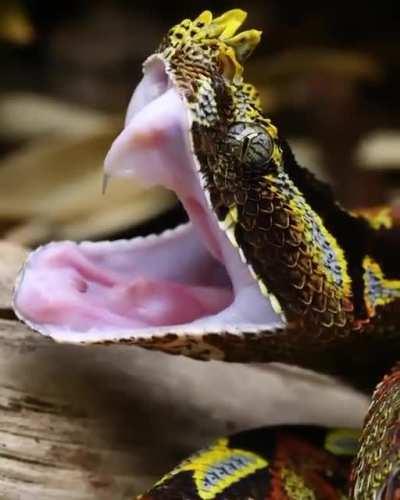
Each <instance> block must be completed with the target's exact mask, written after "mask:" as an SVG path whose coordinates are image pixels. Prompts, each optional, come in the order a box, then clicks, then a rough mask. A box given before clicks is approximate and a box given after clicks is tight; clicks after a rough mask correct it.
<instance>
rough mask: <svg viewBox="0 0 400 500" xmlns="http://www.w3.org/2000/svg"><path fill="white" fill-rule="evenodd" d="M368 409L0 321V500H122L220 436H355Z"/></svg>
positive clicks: (320, 383) (318, 381)
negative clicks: (336, 429)
mask: <svg viewBox="0 0 400 500" xmlns="http://www.w3.org/2000/svg"><path fill="white" fill-rule="evenodd" d="M14 250H15V249H14ZM3 254H4V252H3ZM1 262H3V263H4V262H5V260H4V259H2V254H1V246H0V263H1ZM9 281H10V280H8V282H7V283H8V285H7V286H2V284H1V283H3V285H4V280H3V281H2V280H1V279H0V295H1V290H2V288H3V290H2V293H3V294H5V295H6V296H7V294H10V286H9ZM5 302H6V303H9V300H8V299H7V300H6V301H5ZM0 315H3V317H4V316H6V317H7V315H8V316H11V312H10V311H9V310H7V309H5V308H4V307H3V308H1V307H0ZM365 408H366V401H365V399H364V398H363V397H361V396H359V395H356V394H354V393H352V392H351V391H350V390H346V389H344V388H343V387H338V386H337V385H336V384H333V383H332V382H330V381H327V380H326V379H322V378H319V377H316V376H312V377H310V376H308V375H304V372H299V370H286V369H282V368H271V369H269V370H268V371H266V370H264V369H263V370H260V369H256V368H254V367H250V366H240V365H227V364H223V363H214V362H213V363H202V362H196V361H192V360H189V359H184V358H178V357H172V356H167V355H164V354H161V353H152V352H147V351H144V350H141V349H138V348H133V347H125V346H113V347H100V346H98V347H97V346H96V347H81V346H72V345H59V344H55V343H53V342H51V341H49V340H47V339H45V338H43V337H41V336H40V335H38V334H35V333H33V332H31V331H30V330H28V329H27V328H26V327H25V326H24V325H22V324H21V323H19V322H17V321H16V320H15V319H0V498H1V499H2V500H17V499H18V500H30V499H32V500H39V499H40V500H59V499H65V500H89V499H90V500H94V499H96V500H99V499H100V500H101V499H104V500H106V499H107V500H111V499H112V500H114V499H116V500H117V499H118V500H119V499H121V500H123V499H128V498H132V497H133V495H135V494H138V493H140V492H142V491H143V490H145V489H146V488H147V487H149V485H150V484H151V483H152V482H154V481H155V480H157V479H158V478H159V477H160V476H161V475H162V474H163V473H164V472H166V471H167V470H168V469H170V468H171V467H172V466H173V465H174V464H175V463H176V462H177V461H178V460H180V459H181V458H182V457H184V456H185V455H187V454H188V453H190V452H192V451H193V450H195V449H197V448H199V447H201V446H204V445H205V444H207V443H208V442H209V441H210V440H212V439H213V438H215V437H216V436H218V435H221V434H226V433H229V432H234V431H236V430H239V429H242V428H246V427H254V426H259V425H265V424H268V423H278V422H299V421H303V422H320V423H326V424H340V425H353V426H354V425H358V424H359V423H360V422H361V418H362V415H363V413H364V411H365Z"/></svg>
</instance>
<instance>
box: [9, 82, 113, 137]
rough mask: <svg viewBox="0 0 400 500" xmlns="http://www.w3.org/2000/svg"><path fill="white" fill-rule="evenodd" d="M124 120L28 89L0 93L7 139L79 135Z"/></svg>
mask: <svg viewBox="0 0 400 500" xmlns="http://www.w3.org/2000/svg"><path fill="white" fill-rule="evenodd" d="M122 122H123V120H122V117H121V118H118V117H116V118H114V117H112V116H109V115H107V114H105V113H102V112H101V111H96V110H92V109H88V108H84V107H82V106H78V105H74V104H70V103H65V102H62V101H58V100H56V99H51V98H50V97H45V96H41V95H37V94H31V93H28V92H7V93H4V94H1V95H0V136H1V137H2V138H4V139H7V140H13V141H19V140H23V139H37V138H40V137H42V136H43V135H49V136H50V135H51V136H55V135H56V136H57V135H58V136H70V135H71V136H75V137H79V136H81V135H82V134H88V133H91V132H95V131H96V130H99V129H105V128H106V127H110V128H112V127H113V126H115V127H119V126H121V127H122Z"/></svg>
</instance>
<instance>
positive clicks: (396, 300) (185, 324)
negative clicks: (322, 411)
mask: <svg viewBox="0 0 400 500" xmlns="http://www.w3.org/2000/svg"><path fill="white" fill-rule="evenodd" d="M246 15H247V14H246V12H245V11H243V10H241V9H233V10H229V11H227V12H225V13H223V14H222V15H219V16H214V15H213V14H212V13H211V12H210V11H204V12H202V13H201V14H200V15H199V16H198V17H196V18H195V19H193V20H191V19H184V20H183V21H181V22H180V23H178V24H177V25H175V26H174V27H172V28H171V29H170V30H169V31H168V33H167V34H166V35H165V37H164V38H163V40H162V41H161V43H160V45H159V47H158V49H157V50H156V51H155V53H154V54H152V55H150V57H148V59H147V60H146V61H145V62H144V64H143V78H142V80H141V82H140V83H139V85H138V86H137V88H136V90H135V92H134V94H133V97H132V99H131V102H130V104H129V107H128V111H127V115H126V121H125V127H124V129H123V131H122V132H121V134H120V135H119V136H118V137H117V138H116V140H115V141H114V143H113V144H112V146H111V148H110V151H109V152H108V154H107V157H106V161H105V167H104V168H105V170H104V173H105V179H109V178H111V177H122V178H125V179H127V181H128V180H131V179H132V178H134V179H136V180H140V182H142V183H143V184H144V185H147V186H151V185H154V184H161V185H163V186H165V187H166V188H168V189H170V190H173V191H175V193H176V194H177V196H178V198H179V199H180V201H181V203H182V205H183V207H184V208H185V210H186V212H187V214H188V216H189V223H187V224H184V225H182V226H179V227H177V228H175V229H173V230H167V231H165V232H163V233H161V234H160V235H150V236H148V237H138V238H134V239H132V240H120V241H114V242H79V243H75V242H70V241H68V242H53V243H49V244H47V245H45V246H43V247H40V248H39V249H37V250H35V251H34V252H32V254H31V255H30V257H29V259H28V260H27V262H26V264H25V266H24V268H23V270H22V271H21V273H20V275H19V277H18V280H17V284H16V288H15V294H14V309H15V311H16V314H17V315H18V317H19V318H20V319H21V320H22V321H24V322H25V323H27V324H28V325H29V326H30V327H31V328H33V329H34V330H36V331H38V332H40V333H42V334H43V335H46V336H49V337H51V338H53V339H54V340H56V341H58V342H70V343H79V344H111V343H121V344H132V345H137V346H141V347H144V348H146V349H155V350H160V351H163V352H166V353H170V354H180V355H185V356H189V357H192V358H195V359H201V360H209V359H216V360H221V361H227V362H240V363H249V362H255V363H268V362H280V363H285V364H289V365H296V366H300V367H303V368H307V369H311V370H314V371H317V372H320V373H324V374H329V375H332V376H335V377H337V378H339V379H341V380H342V381H344V382H346V383H348V384H350V385H352V386H354V387H356V388H357V389H359V390H361V391H364V392H366V393H368V394H370V395H372V398H371V406H370V409H369V411H368V414H367V416H366V420H365V424H364V427H363V429H362V431H361V432H360V433H358V432H355V431H351V430H346V429H326V428H322V427H318V426H305V425H304V426H301V425H298V426H275V427H273V426H272V427H268V428H263V429H255V430H249V431H244V432H242V433H239V434H236V435H233V436H230V437H225V438H220V439H218V440H217V441H215V442H214V443H212V444H210V445H209V446H208V447H206V448H204V449H203V450H201V451H199V452H196V453H195V454H194V455H193V456H191V457H189V458H188V459H186V460H184V461H183V462H182V463H180V464H179V465H177V467H176V468H175V469H173V470H172V471H171V472H170V473H167V474H166V475H165V476H164V477H163V478H161V479H160V480H159V481H158V482H157V483H156V484H155V485H154V486H153V487H152V488H151V489H150V490H149V491H148V492H146V493H144V494H143V495H140V496H139V497H137V498H138V499H139V498H140V499H142V500H161V499H165V500H214V499H215V500H234V499H243V500H250V499H252V500H258V499H270V500H274V499H282V500H285V499H287V500H297V499H299V500H300V499H307V500H308V499H310V500H311V499H332V500H334V499H342V500H343V499H347V498H348V499H350V498H351V499H365V500H369V499H371V500H375V499H377V500H378V499H381V500H389V499H393V500H394V499H396V498H400V476H399V470H400V469H399V467H400V444H399V443H400V441H399V436H400V434H399V430H400V429H399V418H400V415H399V412H400V410H399V408H400V399H399V397H398V388H399V387H398V386H399V383H400V369H399V365H397V362H398V360H399V347H400V315H399V312H400V264H399V260H398V255H399V251H400V224H399V221H398V220H396V217H395V215H394V213H393V211H392V210H391V209H390V208H385V209H382V210H379V211H377V212H371V211H360V212H350V211H348V210H346V209H345V208H344V207H343V206H342V205H341V204H340V203H339V202H338V201H337V199H336V197H335V195H334V193H333V191H332V189H331V188H330V187H329V186H328V185H327V184H326V183H324V182H322V181H320V180H319V179H317V178H316V177H315V176H314V175H313V174H311V173H310V172H309V171H308V170H307V169H306V168H304V167H303V166H301V165H300V164H299V163H298V162H297V160H296V158H295V155H294V153H293V152H292V149H291V147H290V145H289V143H288V142H287V141H286V140H285V138H284V137H283V135H281V133H280V131H279V128H278V126H277V125H276V124H275V123H274V122H273V121H272V119H271V118H270V117H269V116H268V115H267V114H266V112H265V111H264V110H263V108H262V106H261V101H260V97H259V94H258V92H257V89H256V88H255V87H254V86H253V85H252V84H251V83H249V82H247V80H246V79H245V77H244V65H245V62H246V61H247V59H248V58H249V56H250V55H251V53H252V52H253V50H254V49H255V48H256V46H257V45H258V44H259V42H260V40H261V34H262V33H261V31H259V30H255V29H249V30H245V31H240V28H241V26H242V24H243V23H244V21H245V18H246ZM349 181H351V179H350V180H349Z"/></svg>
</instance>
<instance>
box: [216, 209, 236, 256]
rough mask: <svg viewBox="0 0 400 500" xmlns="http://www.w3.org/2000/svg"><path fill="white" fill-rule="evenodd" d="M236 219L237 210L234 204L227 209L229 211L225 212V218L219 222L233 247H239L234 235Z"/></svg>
mask: <svg viewBox="0 0 400 500" xmlns="http://www.w3.org/2000/svg"><path fill="white" fill-rule="evenodd" d="M237 221H238V211H237V207H236V205H235V206H232V207H231V208H230V209H229V212H228V213H227V214H226V217H225V219H224V220H223V221H222V222H219V225H220V227H221V228H222V229H223V231H225V234H226V235H227V237H228V239H229V241H230V242H231V244H232V245H233V246H234V247H239V245H238V243H237V241H236V237H235V226H236V223H237Z"/></svg>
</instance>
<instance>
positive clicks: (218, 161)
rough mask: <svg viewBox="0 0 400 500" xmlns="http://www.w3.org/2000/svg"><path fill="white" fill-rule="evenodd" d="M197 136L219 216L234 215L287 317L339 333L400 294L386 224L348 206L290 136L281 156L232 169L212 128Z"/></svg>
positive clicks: (234, 234) (259, 273) (369, 322)
mask: <svg viewBox="0 0 400 500" xmlns="http://www.w3.org/2000/svg"><path fill="white" fill-rule="evenodd" d="M194 137H195V138H196V137H199V138H201V140H200V139H199V140H195V151H196V155H197V156H198V158H199V161H200V164H201V171H202V174H203V176H204V178H205V188H206V190H207V191H208V193H209V198H210V201H211V205H212V208H213V209H214V211H215V213H216V215H217V218H218V219H219V221H220V223H221V224H222V225H223V226H224V227H225V228H226V227H227V221H229V222H230V229H229V230H230V231H231V234H230V240H231V241H233V242H234V244H235V245H236V246H237V247H238V250H239V252H240V253H241V255H242V256H243V257H244V259H245V261H246V262H247V264H248V265H249V267H250V269H251V270H252V272H253V274H254V275H255V278H256V279H257V281H258V283H259V285H260V289H262V290H263V291H264V292H265V291H267V292H266V293H268V294H269V296H270V297H271V296H273V297H274V298H276V301H275V303H277V304H278V306H277V308H278V309H280V310H281V311H282V312H283V313H284V315H285V317H286V319H287V320H288V321H289V322H290V323H294V324H297V325H301V327H302V328H303V329H304V330H305V329H307V328H310V331H312V332H314V333H315V332H316V331H321V332H322V331H323V332H325V335H328V336H329V335H330V336H332V337H336V338H338V337H343V336H345V335H347V334H349V333H350V332H354V331H358V330H360V329H361V330H364V329H368V328H369V329H370V328H371V327H372V328H374V326H373V325H374V321H373V320H374V318H375V317H376V316H377V313H378V312H379V309H382V306H387V305H388V304H391V303H392V302H393V301H398V299H399V297H400V281H398V279H399V278H400V272H399V270H398V269H391V270H390V271H391V279H390V280H388V279H387V276H386V274H385V271H386V269H389V265H388V263H389V264H390V263H391V266H392V268H393V267H394V266H393V262H392V261H393V259H391V260H390V259H389V258H388V257H387V256H386V257H385V256H383V255H382V251H381V250H379V248H380V245H377V235H378V234H380V235H382V234H383V233H382V231H385V230H384V229H382V228H380V229H379V231H378V230H377V229H376V228H374V227H373V224H372V223H371V222H370V221H369V220H368V219H367V218H365V217H363V216H356V215H353V214H351V213H349V212H347V211H346V210H345V209H344V208H342V207H341V206H340V204H339V203H338V202H337V201H336V199H335V197H334V195H333V193H332V190H331V189H330V188H329V186H327V185H326V184H324V183H323V182H321V181H319V180H317V179H316V178H315V177H314V176H313V175H312V174H311V173H310V172H308V171H307V170H306V169H305V168H303V167H301V166H299V165H298V163H297V162H296V160H295V157H294V155H293V153H292V151H291V149H290V147H289V146H288V145H287V143H286V142H285V141H278V144H279V151H280V156H279V161H276V160H274V159H273V160H271V161H270V162H269V164H268V166H267V168H266V167H265V166H263V167H257V166H255V165H252V166H251V169H250V168H248V165H240V164H238V165H236V167H235V168H232V162H234V161H235V158H232V157H230V156H229V152H227V150H226V147H225V145H224V144H222V145H221V144H220V143H219V142H218V141H217V140H215V137H212V135H211V136H210V134H209V132H208V131H207V130H206V129H201V130H199V129H197V130H195V133H194ZM388 231H389V232H390V231H392V230H388ZM389 260H390V262H389ZM385 268H386V269H385ZM277 312H280V311H277Z"/></svg>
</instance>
